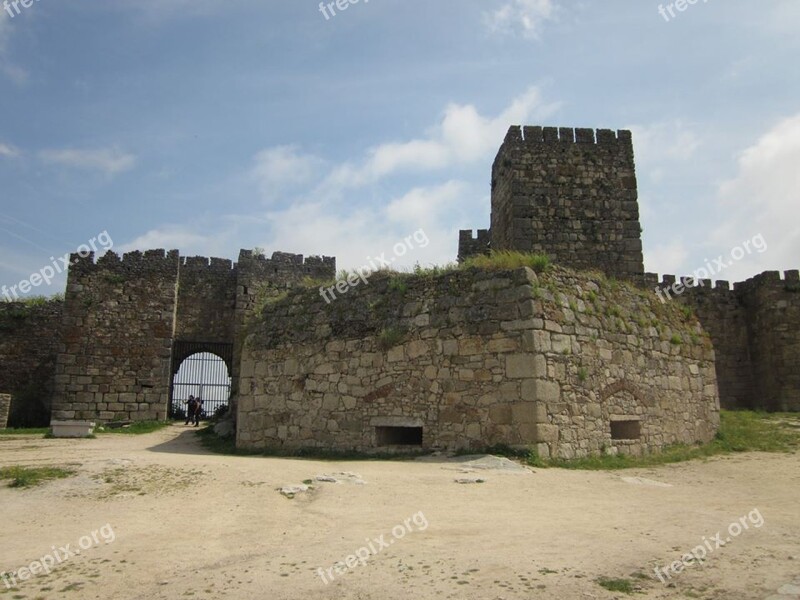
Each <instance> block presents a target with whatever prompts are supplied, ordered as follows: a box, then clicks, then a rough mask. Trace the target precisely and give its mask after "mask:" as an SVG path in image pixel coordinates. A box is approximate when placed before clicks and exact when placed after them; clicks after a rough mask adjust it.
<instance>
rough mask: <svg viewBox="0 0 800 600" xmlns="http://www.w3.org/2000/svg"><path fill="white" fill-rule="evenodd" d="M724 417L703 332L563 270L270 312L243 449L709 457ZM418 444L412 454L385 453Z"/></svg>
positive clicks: (311, 295) (642, 297) (255, 333)
mask: <svg viewBox="0 0 800 600" xmlns="http://www.w3.org/2000/svg"><path fill="white" fill-rule="evenodd" d="M718 410H719V404H718V397H717V387H716V376H715V372H714V358H713V349H712V348H711V345H710V343H709V341H708V340H707V338H706V336H705V335H704V334H703V332H702V330H701V329H700V326H699V324H698V323H697V321H696V320H694V319H688V320H687V317H686V316H685V314H684V312H683V311H681V310H680V309H679V307H678V306H666V307H664V306H661V305H660V303H658V302H657V300H655V298H654V297H653V298H651V297H650V296H649V295H647V294H645V293H643V292H641V291H639V290H636V289H633V288H629V287H628V286H625V285H622V284H619V283H617V282H614V281H606V280H605V278H603V277H600V276H596V277H588V276H580V275H575V274H573V273H571V272H568V271H565V270H561V269H556V270H554V271H553V272H552V273H549V274H545V275H540V276H538V277H537V276H536V275H535V274H534V273H533V272H532V271H530V270H529V269H521V270H518V271H513V272H485V271H477V270H468V271H453V272H451V273H447V274H444V275H441V276H437V277H426V276H389V275H376V276H373V278H372V279H370V285H369V286H365V287H359V288H355V289H352V290H350V291H349V292H348V293H347V295H346V297H343V298H340V299H338V300H336V301H335V302H333V303H331V304H330V305H326V304H325V303H324V301H323V300H322V299H321V298H320V297H319V294H318V293H317V292H316V290H312V291H294V292H292V293H290V294H289V297H288V298H285V299H278V300H276V301H275V302H272V303H268V304H267V305H266V306H265V307H264V309H263V312H262V314H261V315H260V317H259V319H258V321H257V325H256V326H255V327H254V328H253V329H252V333H251V335H250V336H249V337H248V339H247V341H246V343H245V345H244V348H243V351H242V364H241V381H240V401H239V407H238V429H237V445H238V446H239V447H240V448H250V449H255V448H271V449H277V448H283V449H291V450H299V449H301V448H307V447H313V448H325V449H338V450H357V451H366V452H371V451H388V452H392V451H398V450H402V449H408V448H410V447H416V448H421V449H433V448H449V449H478V448H483V447H486V446H490V445H493V444H508V445H513V446H527V445H536V446H537V447H538V449H539V451H540V452H541V453H542V454H544V455H547V456H559V457H574V456H586V455H590V454H598V453H600V452H603V451H605V452H612V453H613V452H626V453H642V452H650V451H655V450H658V449H660V448H663V447H664V446H666V445H668V444H672V443H676V442H684V443H693V442H705V441H709V440H710V439H711V438H712V437H713V435H714V433H715V431H716V429H717V426H718V422H719V420H718V419H719V415H718ZM619 422H622V424H621V426H620V425H618V423H619ZM612 423H614V424H613V425H612ZM387 428H388V429H387ZM420 428H421V434H422V435H421V439H420V440H418V441H421V443H420V444H415V445H414V446H405V445H397V444H394V443H392V442H394V441H397V440H393V439H392V436H391V435H389V437H388V438H387V437H384V436H385V435H386V432H387V431H388V432H389V433H390V434H398V433H399V434H401V435H409V436H410V438H408V439H407V440H406V441H409V440H410V439H413V437H414V435H415V432H418V431H419V429H420ZM632 429H635V430H636V435H635V438H636V439H613V438H614V437H619V433H620V431H622V432H623V433H625V432H626V431H627V432H630V431H631V430H632ZM612 431H613V432H614V434H615V435H612ZM627 435H631V434H630V433H628V434H627Z"/></svg>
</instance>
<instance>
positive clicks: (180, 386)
mask: <svg viewBox="0 0 800 600" xmlns="http://www.w3.org/2000/svg"><path fill="white" fill-rule="evenodd" d="M232 354H233V347H232V345H231V344H199V343H195V342H176V343H175V347H174V348H173V365H172V386H171V388H170V405H169V407H170V417H171V418H173V419H181V418H185V416H186V406H187V401H188V400H189V396H194V397H195V398H198V397H199V398H201V399H202V400H203V408H202V411H203V412H202V413H201V418H202V419H206V418H210V417H212V416H214V414H215V413H216V411H217V410H218V409H219V408H220V407H221V406H228V403H229V400H230V397H231V372H230V364H231V357H232Z"/></svg>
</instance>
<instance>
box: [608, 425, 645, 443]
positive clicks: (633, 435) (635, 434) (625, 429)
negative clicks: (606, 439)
mask: <svg viewBox="0 0 800 600" xmlns="http://www.w3.org/2000/svg"><path fill="white" fill-rule="evenodd" d="M641 437H642V423H641V421H611V439H612V440H638V439H639V438H641Z"/></svg>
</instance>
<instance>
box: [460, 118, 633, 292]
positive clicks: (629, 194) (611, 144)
mask: <svg viewBox="0 0 800 600" xmlns="http://www.w3.org/2000/svg"><path fill="white" fill-rule="evenodd" d="M491 238H492V239H491V247H492V249H493V250H501V251H502V250H516V251H519V252H534V253H539V254H546V255H548V256H549V257H550V258H551V259H552V260H553V262H555V263H559V264H562V265H564V266H568V267H571V268H573V269H576V270H579V271H584V270H591V269H599V270H601V271H603V272H604V273H606V274H607V275H611V276H614V277H619V278H621V279H628V280H634V281H641V278H642V275H643V274H644V259H643V255H642V242H641V225H640V222H639V205H638V191H637V182H636V167H635V164H634V156H633V137H632V135H631V132H630V131H627V130H619V131H612V130H611V129H588V128H580V127H579V128H572V127H542V126H538V125H537V126H525V127H521V126H519V125H515V126H513V127H511V128H510V129H509V130H508V133H507V134H506V137H505V141H504V142H503V145H502V146H501V147H500V151H499V152H498V153H497V157H496V158H495V160H494V164H493V166H492V221H491ZM463 246H464V248H465V249H469V248H471V247H472V246H473V242H471V241H467V240H466V238H464V242H463ZM461 256H462V258H463V254H462V255H461Z"/></svg>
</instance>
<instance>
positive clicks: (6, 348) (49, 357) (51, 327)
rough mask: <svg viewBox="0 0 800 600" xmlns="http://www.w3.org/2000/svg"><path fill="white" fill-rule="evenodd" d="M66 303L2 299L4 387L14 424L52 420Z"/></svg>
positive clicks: (0, 371) (0, 384)
mask: <svg viewBox="0 0 800 600" xmlns="http://www.w3.org/2000/svg"><path fill="white" fill-rule="evenodd" d="M63 309H64V303H63V301H61V300H50V301H47V302H43V303H30V302H24V303H23V302H0V366H1V367H2V368H0V390H2V391H3V392H5V393H8V394H11V396H12V399H13V400H12V403H11V414H10V417H9V426H11V427H45V426H47V425H48V424H49V423H50V408H51V407H50V401H51V397H52V393H53V376H54V374H55V365H56V356H57V355H58V349H59V344H60V343H61V317H62V311H63Z"/></svg>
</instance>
